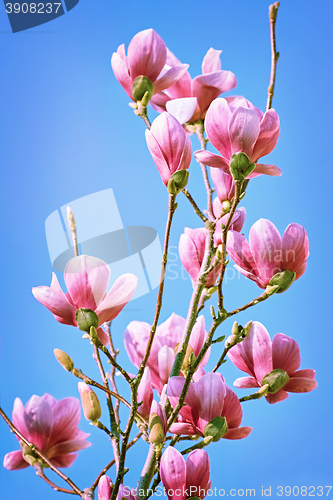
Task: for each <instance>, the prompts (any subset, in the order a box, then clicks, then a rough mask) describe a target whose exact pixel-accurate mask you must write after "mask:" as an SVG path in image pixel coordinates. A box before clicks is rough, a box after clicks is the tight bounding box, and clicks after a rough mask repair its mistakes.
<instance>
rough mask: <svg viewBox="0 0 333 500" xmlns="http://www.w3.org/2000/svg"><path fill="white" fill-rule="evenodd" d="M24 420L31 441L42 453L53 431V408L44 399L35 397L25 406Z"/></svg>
mask: <svg viewBox="0 0 333 500" xmlns="http://www.w3.org/2000/svg"><path fill="white" fill-rule="evenodd" d="M23 418H24V423H25V426H26V429H27V432H28V436H27V437H28V439H29V441H31V442H32V443H34V444H35V445H36V446H37V448H39V449H40V450H41V451H42V450H43V448H44V447H45V446H46V443H47V442H48V439H49V437H50V435H51V431H52V426H53V413H52V409H51V407H50V406H49V404H48V403H47V402H46V401H45V400H44V399H43V398H40V397H39V396H35V395H34V396H32V397H31V398H30V399H29V401H28V402H27V404H26V405H25V409H24V416H23Z"/></svg>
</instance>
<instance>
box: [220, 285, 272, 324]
mask: <svg viewBox="0 0 333 500" xmlns="http://www.w3.org/2000/svg"><path fill="white" fill-rule="evenodd" d="M271 290H272V291H273V289H271ZM272 291H269V290H268V291H267V290H265V291H264V292H263V293H262V294H261V295H259V297H257V298H256V299H253V300H251V302H248V303H247V304H245V305H244V306H242V307H238V308H237V309H234V310H233V311H230V312H228V318H230V317H231V316H234V315H235V314H238V313H240V312H242V311H246V309H248V308H249V307H252V306H255V305H256V304H259V302H263V301H264V300H267V299H268V298H269V297H271V295H273V293H272Z"/></svg>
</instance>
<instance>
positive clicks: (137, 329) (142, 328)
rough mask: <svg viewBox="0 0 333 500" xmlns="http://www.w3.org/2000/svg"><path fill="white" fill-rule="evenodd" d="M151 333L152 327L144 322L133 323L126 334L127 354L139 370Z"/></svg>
mask: <svg viewBox="0 0 333 500" xmlns="http://www.w3.org/2000/svg"><path fill="white" fill-rule="evenodd" d="M149 333H150V325H148V323H144V322H143V321H131V323H129V325H128V326H127V328H126V330H125V333H124V343H125V349H126V352H127V354H128V356H129V358H130V360H131V361H132V363H133V364H134V366H136V367H137V368H139V366H140V364H141V361H142V359H143V356H144V353H145V352H146V346H147V342H148V338H149Z"/></svg>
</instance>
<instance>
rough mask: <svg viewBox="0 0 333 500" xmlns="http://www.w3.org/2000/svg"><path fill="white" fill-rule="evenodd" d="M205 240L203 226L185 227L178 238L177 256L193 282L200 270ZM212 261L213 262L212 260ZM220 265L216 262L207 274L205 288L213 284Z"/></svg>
mask: <svg viewBox="0 0 333 500" xmlns="http://www.w3.org/2000/svg"><path fill="white" fill-rule="evenodd" d="M205 241H206V229H205V228H204V227H200V228H197V229H190V228H189V227H185V229H184V233H183V234H182V235H181V237H180V239H179V248H178V251H179V257H180V260H181V262H182V264H183V266H184V267H185V269H186V271H187V272H188V273H189V275H190V276H191V278H192V281H193V282H195V281H196V280H197V278H198V276H199V273H200V271H201V266H202V263H203V259H204V254H205ZM212 262H214V260H213V261H212ZM221 265H222V264H218V265H217V266H216V267H215V268H214V269H213V271H211V272H210V273H209V274H208V276H207V281H206V287H207V288H209V287H212V286H214V285H215V282H216V279H217V277H218V276H219V274H220V271H221Z"/></svg>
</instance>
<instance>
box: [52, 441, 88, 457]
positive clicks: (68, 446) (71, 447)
mask: <svg viewBox="0 0 333 500" xmlns="http://www.w3.org/2000/svg"><path fill="white" fill-rule="evenodd" d="M89 446H91V443H89V442H88V441H85V440H84V439H73V440H71V441H65V442H63V443H58V444H56V445H54V446H52V447H51V448H49V449H48V450H47V457H48V458H49V459H50V460H51V459H52V458H53V457H60V456H61V455H67V454H68V453H72V452H73V451H79V450H84V449H85V448H89Z"/></svg>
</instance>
